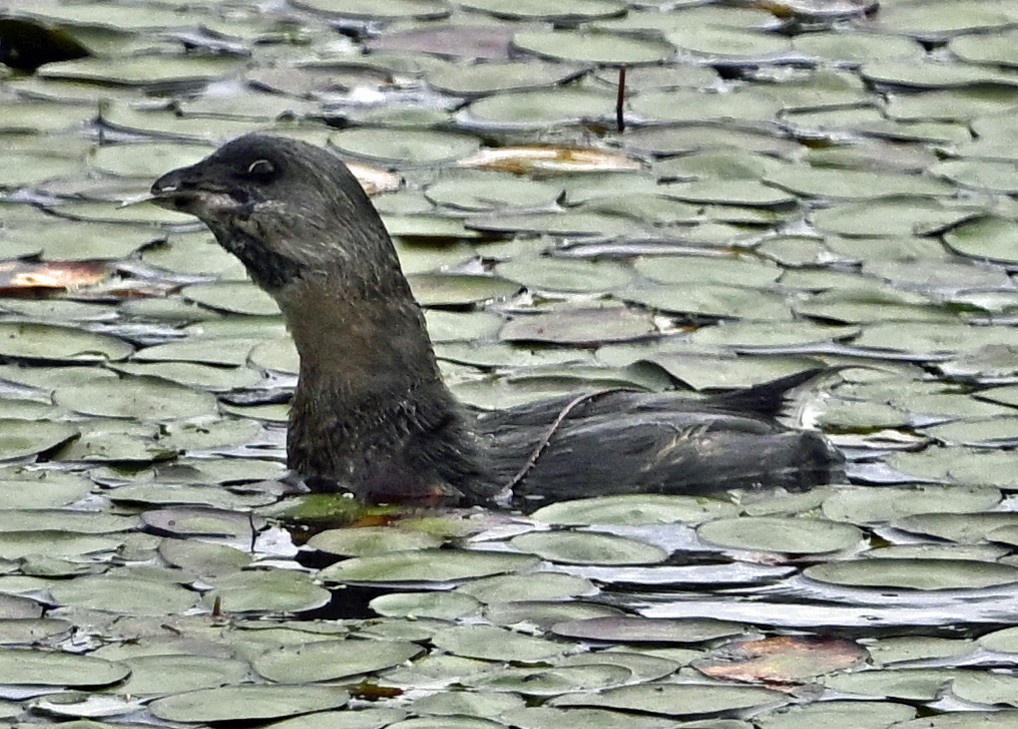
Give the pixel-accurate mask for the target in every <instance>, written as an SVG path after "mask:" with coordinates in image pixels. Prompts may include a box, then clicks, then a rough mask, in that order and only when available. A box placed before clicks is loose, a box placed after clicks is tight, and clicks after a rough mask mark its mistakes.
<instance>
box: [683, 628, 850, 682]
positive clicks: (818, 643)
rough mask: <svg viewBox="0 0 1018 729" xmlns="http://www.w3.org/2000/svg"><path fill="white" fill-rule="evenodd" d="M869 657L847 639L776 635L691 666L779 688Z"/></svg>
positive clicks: (724, 650)
mask: <svg viewBox="0 0 1018 729" xmlns="http://www.w3.org/2000/svg"><path fill="white" fill-rule="evenodd" d="M868 657H869V653H868V652H867V651H866V649H865V648H862V647H861V646H859V645H856V644H855V643H853V642H852V641H850V640H843V639H841V638H824V637H803V636H791V635H779V636H774V637H772V638H764V639H763V640H750V641H741V642H735V643H729V644H728V645H726V646H723V647H721V648H719V649H718V650H717V651H714V652H713V653H712V655H711V656H710V657H708V658H704V659H702V660H698V661H695V662H694V663H693V667H694V668H696V669H697V670H698V671H700V673H703V674H705V675H707V676H710V677H711V678H718V679H722V680H727V681H741V682H743V683H765V684H778V685H780V684H796V683H802V682H805V681H808V680H810V679H812V678H815V677H817V676H822V675H824V674H827V673H832V672H834V671H842V670H845V669H848V668H851V667H853V666H855V665H858V664H859V663H861V662H862V661H864V660H866V659H867V658H868Z"/></svg>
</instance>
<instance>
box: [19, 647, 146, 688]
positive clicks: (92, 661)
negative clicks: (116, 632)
mask: <svg viewBox="0 0 1018 729" xmlns="http://www.w3.org/2000/svg"><path fill="white" fill-rule="evenodd" d="M130 672H131V670H130V669H129V668H128V667H127V666H124V665H120V664H117V663H113V662H111V661H104V660H103V659H101V658H93V657H91V656H81V655H76V654H72V653H61V652H59V651H48V650H41V649H34V650H23V649H17V648H0V682H2V683H5V684H30V685H35V686H64V687H66V686H75V687H79V686H80V687H86V686H108V685H110V684H113V683H117V682H118V681H121V680H123V679H124V678H126V677H127V676H128V675H129V674H130Z"/></svg>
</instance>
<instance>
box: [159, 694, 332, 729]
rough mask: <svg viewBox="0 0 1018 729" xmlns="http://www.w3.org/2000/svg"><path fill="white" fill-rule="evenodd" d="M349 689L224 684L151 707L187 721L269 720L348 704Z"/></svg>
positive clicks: (168, 717) (166, 716)
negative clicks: (347, 690)
mask: <svg viewBox="0 0 1018 729" xmlns="http://www.w3.org/2000/svg"><path fill="white" fill-rule="evenodd" d="M349 699H350V694H348V693H347V692H346V691H344V690H342V689H339V688H335V687H332V686H299V687H297V686H224V687H222V688H212V689H203V690H200V691H189V692H186V693H182V694H174V695H173V696H167V697H166V698H162V699H157V700H156V701H154V702H152V703H151V704H149V710H150V711H151V712H152V713H153V714H154V715H155V716H157V717H159V718H160V719H165V720H166V721H180V722H184V723H185V724H205V723H214V722H223V721H237V720H239V719H244V720H250V721H265V720H268V719H282V718H285V717H288V716H295V715H297V714H307V713H311V712H313V711H324V710H327V709H336V708H339V707H340V706H344V705H345V704H346V703H347V701H349Z"/></svg>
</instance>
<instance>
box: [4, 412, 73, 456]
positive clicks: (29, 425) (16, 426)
mask: <svg viewBox="0 0 1018 729" xmlns="http://www.w3.org/2000/svg"><path fill="white" fill-rule="evenodd" d="M80 434H81V431H80V430H78V428H76V427H74V426H73V425H69V424H67V423H55V422H51V421H47V420H40V421H34V420H20V419H18V420H0V460H13V459H16V458H25V457H26V456H34V455H38V454H40V453H45V452H47V451H51V450H53V449H54V448H57V447H58V446H60V445H62V444H64V443H66V442H68V441H70V440H72V439H74V438H77V437H78V436H79V435H80Z"/></svg>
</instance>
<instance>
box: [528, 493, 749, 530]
mask: <svg viewBox="0 0 1018 729" xmlns="http://www.w3.org/2000/svg"><path fill="white" fill-rule="evenodd" d="M735 512H736V507H735V506H734V505H733V504H730V503H727V502H724V501H713V500H710V499H701V498H695V497H692V496H670V495H662V494H624V495H619V496H599V497H594V498H590V499H577V500H574V501H563V502H560V503H557V504H549V505H548V506H543V507H541V508H540V509H538V510H537V511H535V512H534V513H533V514H531V515H530V517H531V518H532V519H534V520H535V521H540V522H544V523H546V524H571V525H589V524H621V525H639V524H676V523H682V524H698V523H700V522H702V521H707V520H710V519H717V518H720V517H725V516H734V515H735Z"/></svg>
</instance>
